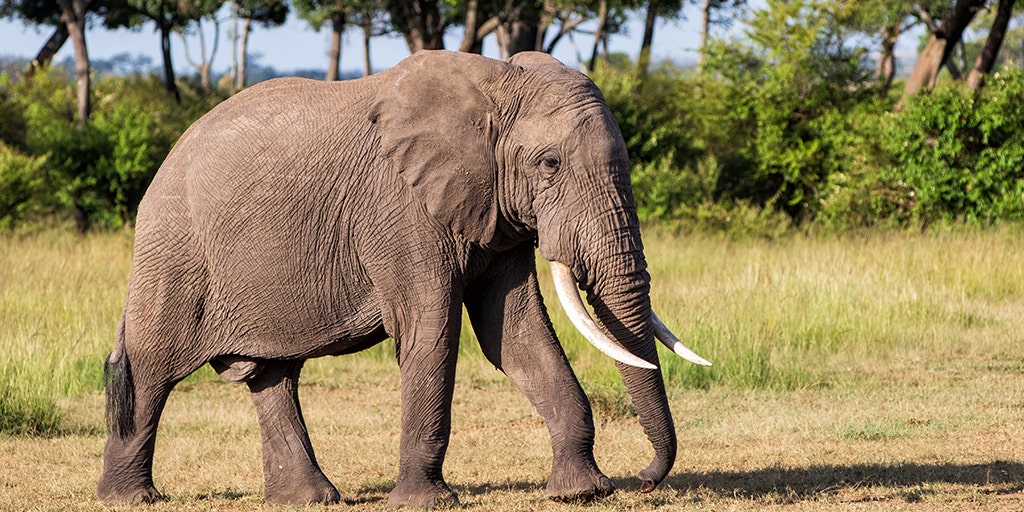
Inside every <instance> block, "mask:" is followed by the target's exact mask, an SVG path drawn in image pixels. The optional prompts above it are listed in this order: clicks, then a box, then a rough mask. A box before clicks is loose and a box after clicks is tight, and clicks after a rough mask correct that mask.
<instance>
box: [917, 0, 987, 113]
mask: <svg viewBox="0 0 1024 512" xmlns="http://www.w3.org/2000/svg"><path fill="white" fill-rule="evenodd" d="M984 6H985V0H957V2H956V6H955V7H954V8H953V10H952V11H950V13H949V14H947V15H946V17H945V18H943V19H942V23H940V24H939V26H938V30H935V31H933V32H932V35H931V37H930V38H929V39H928V44H927V45H926V46H925V48H924V50H923V51H922V52H921V55H920V56H919V57H918V58H917V63H916V64H915V65H914V69H913V71H911V72H910V78H908V79H907V84H906V86H905V87H904V89H903V98H902V99H901V100H900V103H899V105H897V107H898V108H899V107H902V105H903V104H904V103H905V102H906V100H907V98H908V97H910V96H913V95H914V94H917V93H918V92H920V91H921V90H931V89H932V88H933V87H935V81H936V79H937V78H938V74H939V70H940V69H942V66H943V65H945V64H946V62H947V61H948V60H949V56H950V54H952V53H953V50H954V48H955V46H956V44H957V43H959V42H960V39H961V37H963V33H964V29H965V28H967V25H969V24H970V23H971V20H973V19H974V16H975V15H976V14H977V13H978V10H980V9H981V8H983V7H984Z"/></svg>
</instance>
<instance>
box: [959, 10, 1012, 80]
mask: <svg viewBox="0 0 1024 512" xmlns="http://www.w3.org/2000/svg"><path fill="white" fill-rule="evenodd" d="M1015 3H1016V1H1015V0H999V2H998V6H997V8H996V15H995V19H994V20H993V21H992V28H991V29H990V30H989V33H988V38H986V39H985V46H984V47H982V49H981V54H980V55H978V59H977V60H976V61H975V62H974V67H973V68H972V69H971V72H970V74H968V75H967V87H968V88H970V89H972V90H975V89H978V88H979V87H981V83H982V77H983V76H984V75H987V74H989V73H991V72H992V68H993V67H994V66H995V64H996V56H997V55H998V54H999V49H1000V48H1001V47H1002V46H1003V39H1004V38H1005V37H1006V29H1007V27H1008V26H1009V25H1010V18H1011V17H1012V16H1013V5H1014V4H1015Z"/></svg>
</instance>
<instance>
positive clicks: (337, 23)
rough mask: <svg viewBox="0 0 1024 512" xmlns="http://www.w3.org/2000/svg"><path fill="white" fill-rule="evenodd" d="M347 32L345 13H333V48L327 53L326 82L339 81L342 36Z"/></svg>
mask: <svg viewBox="0 0 1024 512" xmlns="http://www.w3.org/2000/svg"><path fill="white" fill-rule="evenodd" d="M344 31H345V12H344V11H334V12H332V13H331V48H330V49H329V50H328V51H327V76H326V77H324V80H327V81H328V82H333V81H335V80H337V79H338V69H339V68H340V67H341V35H342V33H343V32H344Z"/></svg>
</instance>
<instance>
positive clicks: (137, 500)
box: [96, 475, 163, 505]
mask: <svg viewBox="0 0 1024 512" xmlns="http://www.w3.org/2000/svg"><path fill="white" fill-rule="evenodd" d="M96 496H97V497H98V498H99V499H100V500H101V501H104V502H106V503H127V504H131V505H142V504H145V503H155V502H157V501H160V500H162V499H163V496H162V495H161V494H160V492H159V491H157V490H156V487H154V486H153V483H152V482H144V483H140V484H134V485H133V484H128V483H125V482H117V479H116V478H109V477H107V476H105V475H104V476H103V478H101V479H100V482H99V484H97V485H96Z"/></svg>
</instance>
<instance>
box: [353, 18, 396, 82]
mask: <svg viewBox="0 0 1024 512" xmlns="http://www.w3.org/2000/svg"><path fill="white" fill-rule="evenodd" d="M349 23H351V24H352V25H355V26H357V27H359V29H360V31H361V32H362V34H363V76H370V74H371V73H373V66H372V65H371V63H370V39H372V38H374V37H376V36H382V35H386V34H388V32H389V30H388V29H389V28H390V25H389V24H390V20H389V18H388V12H387V9H386V8H385V4H384V1H383V0H354V3H353V6H352V11H351V13H350V14H349Z"/></svg>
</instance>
